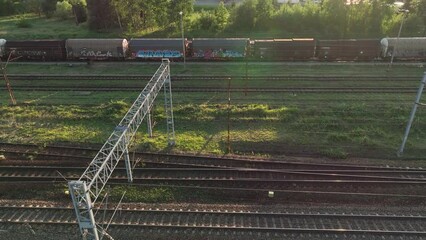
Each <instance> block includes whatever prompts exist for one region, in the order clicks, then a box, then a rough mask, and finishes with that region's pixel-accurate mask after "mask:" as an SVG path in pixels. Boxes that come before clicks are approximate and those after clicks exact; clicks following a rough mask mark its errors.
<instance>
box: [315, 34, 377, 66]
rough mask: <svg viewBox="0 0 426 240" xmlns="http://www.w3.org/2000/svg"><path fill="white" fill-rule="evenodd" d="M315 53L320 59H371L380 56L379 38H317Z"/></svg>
mask: <svg viewBox="0 0 426 240" xmlns="http://www.w3.org/2000/svg"><path fill="white" fill-rule="evenodd" d="M316 54H317V58H318V60H321V61H336V60H342V61H371V60H375V59H379V57H380V40H379V39H339V40H318V41H317V49H316Z"/></svg>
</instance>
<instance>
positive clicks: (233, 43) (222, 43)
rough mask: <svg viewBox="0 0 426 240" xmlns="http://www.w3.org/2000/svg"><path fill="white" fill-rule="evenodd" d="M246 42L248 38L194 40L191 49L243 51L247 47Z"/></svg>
mask: <svg viewBox="0 0 426 240" xmlns="http://www.w3.org/2000/svg"><path fill="white" fill-rule="evenodd" d="M248 41H249V39H248V38H194V39H192V48H193V49H194V50H196V49H211V48H227V49H228V50H229V49H235V50H243V49H245V48H246V47H247V43H248Z"/></svg>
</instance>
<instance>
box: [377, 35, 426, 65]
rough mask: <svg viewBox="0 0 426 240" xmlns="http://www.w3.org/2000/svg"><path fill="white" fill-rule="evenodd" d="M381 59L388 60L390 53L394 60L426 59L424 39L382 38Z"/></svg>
mask: <svg viewBox="0 0 426 240" xmlns="http://www.w3.org/2000/svg"><path fill="white" fill-rule="evenodd" d="M380 44H381V48H382V57H383V58H390V57H392V53H393V52H395V53H394V57H395V58H396V59H407V60H408V59H418V60H425V59H426V38H425V37H413V38H399V39H397V38H383V39H382V40H381V41H380Z"/></svg>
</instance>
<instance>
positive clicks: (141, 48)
mask: <svg viewBox="0 0 426 240" xmlns="http://www.w3.org/2000/svg"><path fill="white" fill-rule="evenodd" d="M183 46H185V49H188V41H187V39H184V40H183V43H182V39H181V38H132V39H130V41H129V49H130V52H131V53H132V58H136V59H144V60H148V59H161V58H170V59H182V58H183V55H184V54H185V53H184V52H183ZM185 52H188V51H185Z"/></svg>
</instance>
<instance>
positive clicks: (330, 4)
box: [321, 0, 348, 38]
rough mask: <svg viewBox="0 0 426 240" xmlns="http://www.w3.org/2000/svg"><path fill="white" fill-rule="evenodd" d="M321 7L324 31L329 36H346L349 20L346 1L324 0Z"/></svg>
mask: <svg viewBox="0 0 426 240" xmlns="http://www.w3.org/2000/svg"><path fill="white" fill-rule="evenodd" d="M321 7H322V9H321V24H322V28H323V32H324V33H325V34H326V35H328V36H329V37H333V38H344V37H345V35H346V25H347V22H348V19H347V16H348V14H347V8H346V6H345V2H344V1H343V0H324V1H323V2H322V6H321Z"/></svg>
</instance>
